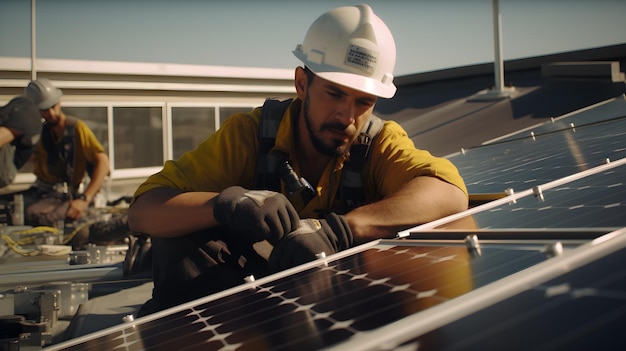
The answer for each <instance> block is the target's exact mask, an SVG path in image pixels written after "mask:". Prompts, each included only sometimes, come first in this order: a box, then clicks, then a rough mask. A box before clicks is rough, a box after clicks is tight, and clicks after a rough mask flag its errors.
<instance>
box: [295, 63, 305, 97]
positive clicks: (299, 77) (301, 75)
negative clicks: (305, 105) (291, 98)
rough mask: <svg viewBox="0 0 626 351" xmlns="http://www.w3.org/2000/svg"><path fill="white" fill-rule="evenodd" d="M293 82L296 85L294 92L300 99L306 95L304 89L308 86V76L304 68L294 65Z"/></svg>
mask: <svg viewBox="0 0 626 351" xmlns="http://www.w3.org/2000/svg"><path fill="white" fill-rule="evenodd" d="M294 84H295V86H296V93H297V94H298V97H299V98H300V99H301V100H304V98H305V96H306V89H307V87H308V77H307V75H306V72H304V68H302V67H296V71H295V77H294Z"/></svg>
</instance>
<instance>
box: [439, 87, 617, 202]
mask: <svg viewBox="0 0 626 351" xmlns="http://www.w3.org/2000/svg"><path fill="white" fill-rule="evenodd" d="M596 109H598V110H601V111H597V110H596ZM596 109H591V110H585V111H583V112H580V113H574V114H572V115H570V116H568V117H567V118H562V119H559V120H558V121H557V122H556V123H552V122H546V123H543V124H541V125H538V126H537V127H535V128H533V130H532V131H525V132H524V133H519V134H515V135H512V136H509V137H508V138H506V139H503V140H504V141H500V142H495V143H491V144H486V145H484V146H480V147H477V148H473V149H469V150H466V151H464V152H463V153H457V154H455V155H452V156H450V157H449V159H450V160H451V161H452V162H453V163H454V164H455V165H456V166H457V167H458V168H459V170H460V172H461V175H462V176H463V178H464V180H465V182H466V185H467V187H468V190H469V192H470V193H500V192H503V191H505V190H506V189H508V188H511V189H513V190H514V191H521V190H525V189H529V188H532V187H533V186H535V185H539V184H543V183H547V182H549V181H552V180H555V179H559V178H562V177H566V176H569V175H572V174H576V173H579V172H581V171H583V170H586V169H590V168H593V167H595V166H598V165H601V164H604V163H606V162H607V160H609V161H615V160H619V159H622V158H624V157H626V142H625V141H624V140H625V139H626V117H624V115H625V114H626V100H624V99H623V98H618V99H615V100H612V101H611V102H607V103H605V104H603V105H601V106H599V107H597V108H596ZM614 116H621V117H614ZM602 117H604V119H602ZM570 123H572V124H573V125H574V127H571V126H570ZM531 132H533V133H534V134H533V135H532V136H531V135H530V133H531Z"/></svg>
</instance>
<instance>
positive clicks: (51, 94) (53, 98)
mask: <svg viewBox="0 0 626 351" xmlns="http://www.w3.org/2000/svg"><path fill="white" fill-rule="evenodd" d="M24 92H25V93H26V96H27V97H28V98H30V99H31V100H33V101H34V102H35V104H36V105H37V108H39V109H40V110H47V109H49V108H50V107H52V106H54V105H56V104H57V103H58V102H59V101H60V100H61V97H62V96H63V92H62V91H61V89H59V88H57V87H55V86H54V85H52V82H50V80H49V79H48V78H39V79H36V80H32V81H30V83H28V85H27V86H26V88H25V89H24Z"/></svg>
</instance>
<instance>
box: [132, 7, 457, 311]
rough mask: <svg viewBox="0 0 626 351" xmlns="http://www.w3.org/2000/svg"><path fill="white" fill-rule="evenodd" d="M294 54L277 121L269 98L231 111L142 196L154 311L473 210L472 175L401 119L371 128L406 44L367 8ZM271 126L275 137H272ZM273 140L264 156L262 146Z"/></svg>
mask: <svg viewBox="0 0 626 351" xmlns="http://www.w3.org/2000/svg"><path fill="white" fill-rule="evenodd" d="M294 55H295V56H296V57H297V58H298V59H300V60H301V61H302V62H303V64H304V66H303V67H297V68H296V69H295V88H296V92H297V97H296V98H295V99H293V100H292V101H288V102H287V104H288V106H287V107H285V110H284V112H281V113H280V114H279V116H278V118H276V117H275V116H274V118H270V122H264V121H265V118H266V117H264V116H265V113H266V112H267V109H268V108H269V106H270V105H267V104H265V105H264V107H263V108H257V109H254V110H253V111H251V112H249V113H241V114H236V115H233V116H231V117H230V118H229V119H227V120H226V121H225V122H224V123H223V125H222V126H221V128H220V129H219V130H218V131H217V132H216V133H215V134H213V135H211V136H209V137H208V138H207V139H206V140H205V141H204V142H202V143H201V144H200V145H199V146H198V147H197V148H196V149H195V150H193V151H190V152H188V153H186V154H184V155H183V156H182V157H181V158H180V159H178V160H176V161H168V162H166V164H165V165H164V167H163V169H162V170H161V171H160V172H158V173H156V174H154V175H152V176H150V177H149V178H148V179H147V180H146V181H145V182H144V183H143V184H142V185H140V186H139V188H138V189H137V191H136V192H135V195H134V199H133V202H132V204H131V207H130V209H129V224H130V227H131V229H132V230H133V231H135V232H139V233H145V234H148V235H150V236H151V237H152V248H153V261H154V263H153V279H154V283H155V287H154V291H153V299H152V301H151V302H150V303H149V304H148V305H150V304H152V306H150V308H153V309H160V308H163V307H167V306H171V305H173V304H176V303H180V302H183V301H186V300H189V299H191V298H197V297H200V296H204V295H206V294H208V293H212V292H216V291H219V290H222V289H225V288H227V287H229V286H233V285H236V284H239V283H242V282H243V278H244V277H245V276H247V275H250V274H252V275H255V276H256V275H257V274H260V275H262V274H263V272H264V270H265V271H266V272H272V271H276V270H280V269H284V268H287V267H291V266H293V265H297V264H300V263H303V262H307V261H309V260H312V259H314V258H315V257H316V255H318V254H321V253H324V254H326V255H331V254H333V253H335V252H338V251H341V250H344V249H347V248H349V247H351V246H354V245H357V244H361V243H364V242H367V241H370V240H374V239H378V238H393V237H394V236H395V235H396V234H397V233H398V231H400V230H402V229H406V228H409V227H412V226H415V225H417V224H420V223H425V222H429V221H432V220H435V219H438V218H441V217H444V216H447V215H450V214H453V213H456V212H459V211H463V210H465V209H466V208H467V204H468V198H467V190H466V187H465V184H464V182H463V180H462V178H461V176H460V175H459V173H458V171H457V169H456V168H455V167H454V165H452V164H451V163H450V162H449V161H448V160H446V159H442V158H437V157H434V156H432V155H431V154H430V153H429V152H427V151H424V150H418V149H416V148H415V147H414V144H413V143H412V141H411V140H410V139H409V137H408V136H407V133H406V132H405V131H404V130H403V129H402V127H400V125H398V124H397V123H395V122H391V121H384V122H380V127H379V129H380V131H378V132H377V133H375V135H371V134H372V133H370V127H371V126H374V125H376V124H377V123H376V120H377V118H375V117H373V115H372V111H373V109H374V105H375V103H376V100H377V98H379V97H382V98H391V97H392V96H393V95H394V93H395V91H396V87H395V85H394V84H393V69H394V65H395V58H396V48H395V44H394V39H393V36H392V34H391V32H390V31H389V29H388V28H387V26H386V25H385V23H384V22H383V21H382V20H381V19H380V18H379V17H378V16H377V15H376V14H374V12H373V11H372V9H371V8H370V7H369V6H367V5H357V6H347V7H339V8H336V9H333V10H331V11H329V12H327V13H325V14H323V15H322V16H320V17H319V18H318V19H317V20H316V21H315V22H314V23H313V24H312V25H311V27H310V29H309V30H308V32H307V34H306V36H305V39H304V41H303V42H302V44H301V45H298V46H297V48H296V50H295V51H294ZM266 106H267V107H266ZM260 125H262V126H261V127H260ZM272 128H274V130H276V133H275V136H272V134H271V133H270V134H269V135H270V136H269V137H268V136H267V135H265V129H272ZM268 140H269V141H270V143H271V145H270V151H269V152H267V153H266V152H265V151H262V150H263V147H262V144H264V143H265V142H266V141H268ZM357 144H358V145H357ZM364 145H365V148H363V146H364ZM363 149H365V150H366V152H361V151H359V150H363ZM357 154H358V155H361V156H363V155H364V156H363V157H364V159H363V160H361V161H362V162H360V163H361V165H359V166H356V167H355V168H352V167H353V166H350V167H348V164H354V163H359V162H356V161H358V160H355V159H357V158H360V157H361V156H358V157H357ZM266 160H270V161H272V160H274V161H275V162H266ZM259 168H262V169H261V170H260V171H259ZM355 170H356V174H357V177H356V178H352V180H355V181H358V182H361V181H362V182H361V184H362V186H361V187H360V188H359V187H353V188H359V189H360V190H361V191H362V192H363V194H364V196H363V198H362V199H364V200H365V201H361V202H358V201H352V199H351V198H350V197H349V196H348V195H347V192H344V188H343V186H344V185H343V184H344V183H345V182H344V179H347V178H349V177H348V175H347V173H348V172H349V171H355ZM353 173H354V172H353ZM260 175H261V176H267V177H268V178H271V177H272V176H276V175H277V177H278V181H277V182H276V183H275V184H274V186H267V184H270V183H272V182H271V181H270V182H268V183H265V184H264V183H263V182H260V183H259V182H258V181H257V179H258V176H260ZM270 180H271V179H270ZM293 183H295V184H296V186H295V187H294V186H292V185H293ZM348 183H349V182H348ZM259 184H261V185H259ZM349 185H350V184H348V185H346V189H348V188H349ZM251 189H256V190H251ZM302 189H304V190H302ZM303 194H307V196H304V195H303ZM350 204H352V205H354V204H357V206H349V205H350ZM266 243H269V244H271V247H270V249H271V250H272V251H271V254H269V259H268V261H265V260H263V259H266V258H268V257H267V252H261V250H259V247H260V246H262V245H260V244H266ZM250 247H254V248H255V250H254V252H252V251H251V250H250ZM264 254H265V256H264ZM257 255H258V256H257ZM259 256H260V258H259ZM150 308H148V309H150Z"/></svg>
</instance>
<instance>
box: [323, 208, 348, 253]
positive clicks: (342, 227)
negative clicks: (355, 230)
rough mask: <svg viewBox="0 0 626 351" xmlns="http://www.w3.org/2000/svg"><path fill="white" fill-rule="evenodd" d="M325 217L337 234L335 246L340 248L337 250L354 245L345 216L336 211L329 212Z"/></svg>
mask: <svg viewBox="0 0 626 351" xmlns="http://www.w3.org/2000/svg"><path fill="white" fill-rule="evenodd" d="M324 219H325V220H326V223H327V224H328V226H330V228H331V229H332V231H333V232H334V233H335V235H336V239H337V242H336V244H335V246H336V248H337V249H338V250H337V251H341V250H345V249H348V248H350V247H352V245H353V244H354V239H353V237H352V231H350V227H349V226H348V223H347V222H346V220H345V218H344V217H343V216H341V215H338V214H336V213H329V214H327V215H325V216H324Z"/></svg>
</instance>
